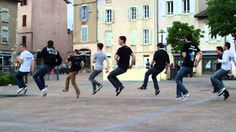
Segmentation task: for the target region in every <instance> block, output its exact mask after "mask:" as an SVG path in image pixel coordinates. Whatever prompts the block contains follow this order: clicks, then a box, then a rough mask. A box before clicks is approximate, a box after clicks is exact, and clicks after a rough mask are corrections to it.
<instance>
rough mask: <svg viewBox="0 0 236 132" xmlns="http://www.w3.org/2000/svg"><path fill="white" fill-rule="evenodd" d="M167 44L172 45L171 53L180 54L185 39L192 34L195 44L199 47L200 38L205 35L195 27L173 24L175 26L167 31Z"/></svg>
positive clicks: (178, 23) (186, 24) (179, 23)
mask: <svg viewBox="0 0 236 132" xmlns="http://www.w3.org/2000/svg"><path fill="white" fill-rule="evenodd" d="M167 32H168V36H167V44H168V45H171V47H172V49H171V51H172V52H174V53H179V51H180V50H181V49H182V48H183V45H184V37H185V36H186V35H187V34H189V33H191V34H192V35H193V43H195V44H197V45H199V43H200V38H201V37H203V35H202V34H201V33H203V32H202V31H201V30H200V29H195V28H194V26H193V25H192V26H189V24H188V23H181V22H178V21H176V22H173V26H172V27H171V28H168V29H167Z"/></svg>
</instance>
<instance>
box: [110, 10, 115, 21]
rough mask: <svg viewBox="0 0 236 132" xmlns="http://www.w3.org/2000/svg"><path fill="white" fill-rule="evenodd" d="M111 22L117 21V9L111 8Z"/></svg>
mask: <svg viewBox="0 0 236 132" xmlns="http://www.w3.org/2000/svg"><path fill="white" fill-rule="evenodd" d="M111 22H112V23H114V22H115V10H111Z"/></svg>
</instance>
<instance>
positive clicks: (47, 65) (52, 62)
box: [33, 40, 62, 97]
mask: <svg viewBox="0 0 236 132" xmlns="http://www.w3.org/2000/svg"><path fill="white" fill-rule="evenodd" d="M53 44H54V42H53V41H51V40H49V41H48V45H47V47H45V48H43V49H42V51H39V52H38V53H37V58H43V61H44V65H43V66H42V67H40V68H39V69H38V70H37V71H36V73H35V74H34V75H33V78H34V81H35V82H36V84H37V86H38V88H39V90H40V91H42V96H43V97H45V96H46V95H47V87H46V86H45V81H44V76H45V75H46V74H48V73H50V71H51V70H52V69H53V68H54V67H55V66H59V65H60V64H61V62H62V58H61V56H60V54H59V52H58V51H57V50H56V49H55V48H54V47H53Z"/></svg>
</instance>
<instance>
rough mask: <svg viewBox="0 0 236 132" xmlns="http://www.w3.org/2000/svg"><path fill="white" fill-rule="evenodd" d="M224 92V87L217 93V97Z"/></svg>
mask: <svg viewBox="0 0 236 132" xmlns="http://www.w3.org/2000/svg"><path fill="white" fill-rule="evenodd" d="M225 90H226V88H225V87H224V88H222V89H221V90H220V91H219V93H218V96H221V95H222V94H223V93H224V91H225Z"/></svg>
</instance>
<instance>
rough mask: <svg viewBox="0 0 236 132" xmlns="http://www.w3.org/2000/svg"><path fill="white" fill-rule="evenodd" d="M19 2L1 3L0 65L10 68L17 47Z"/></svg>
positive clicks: (2, 1)
mask: <svg viewBox="0 0 236 132" xmlns="http://www.w3.org/2000/svg"><path fill="white" fill-rule="evenodd" d="M16 27H17V0H1V1H0V65H2V66H10V65H11V60H12V53H13V50H14V48H15V47H16Z"/></svg>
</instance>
